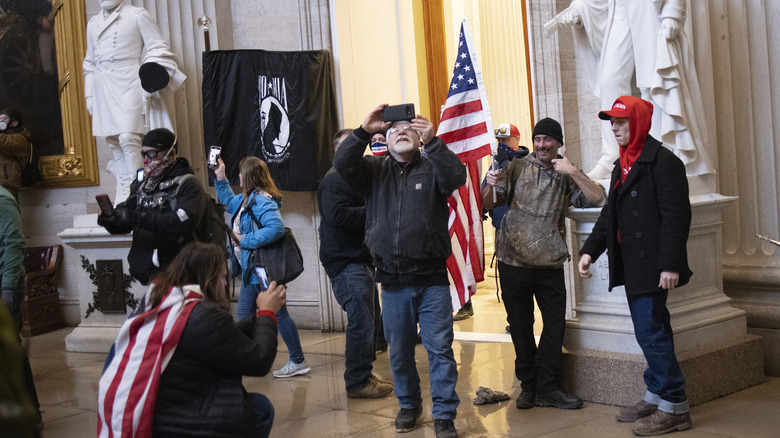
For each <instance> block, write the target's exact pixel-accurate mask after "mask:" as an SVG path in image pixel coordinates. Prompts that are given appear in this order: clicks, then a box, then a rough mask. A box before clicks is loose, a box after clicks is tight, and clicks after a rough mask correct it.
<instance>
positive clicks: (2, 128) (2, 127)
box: [0, 120, 8, 131]
mask: <svg viewBox="0 0 780 438" xmlns="http://www.w3.org/2000/svg"><path fill="white" fill-rule="evenodd" d="M6 129H8V123H5V122H4V121H2V120H0V131H5V130H6Z"/></svg>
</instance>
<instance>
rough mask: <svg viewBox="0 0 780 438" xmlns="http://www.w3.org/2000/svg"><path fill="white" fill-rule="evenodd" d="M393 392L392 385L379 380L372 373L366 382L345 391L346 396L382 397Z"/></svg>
mask: <svg viewBox="0 0 780 438" xmlns="http://www.w3.org/2000/svg"><path fill="white" fill-rule="evenodd" d="M392 392H393V385H391V384H389V383H384V382H380V381H379V380H378V379H377V378H376V377H374V375H373V374H372V375H371V377H369V379H368V384H366V386H364V387H362V388H361V389H358V390H356V391H347V397H348V398H382V397H387V396H388V395H390V393H392Z"/></svg>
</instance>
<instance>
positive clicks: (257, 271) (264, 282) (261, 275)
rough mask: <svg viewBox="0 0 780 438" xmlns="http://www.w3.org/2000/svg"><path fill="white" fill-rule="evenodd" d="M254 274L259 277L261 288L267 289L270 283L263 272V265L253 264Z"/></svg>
mask: <svg viewBox="0 0 780 438" xmlns="http://www.w3.org/2000/svg"><path fill="white" fill-rule="evenodd" d="M255 275H257V278H258V279H260V285H261V286H262V287H263V290H267V289H268V286H270V285H271V283H270V282H269V281H268V274H267V273H266V272H265V266H255Z"/></svg>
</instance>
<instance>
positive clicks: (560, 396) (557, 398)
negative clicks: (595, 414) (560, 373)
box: [535, 389, 582, 409]
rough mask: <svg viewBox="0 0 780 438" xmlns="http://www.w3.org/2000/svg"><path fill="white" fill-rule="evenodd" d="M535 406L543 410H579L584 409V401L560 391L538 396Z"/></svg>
mask: <svg viewBox="0 0 780 438" xmlns="http://www.w3.org/2000/svg"><path fill="white" fill-rule="evenodd" d="M535 404H536V406H540V407H543V408H547V407H550V408H558V409H579V408H581V407H582V399H581V398H579V397H575V396H573V395H569V394H566V393H565V392H563V391H561V390H560V389H558V390H555V391H552V392H548V393H546V394H537V395H536V400H535Z"/></svg>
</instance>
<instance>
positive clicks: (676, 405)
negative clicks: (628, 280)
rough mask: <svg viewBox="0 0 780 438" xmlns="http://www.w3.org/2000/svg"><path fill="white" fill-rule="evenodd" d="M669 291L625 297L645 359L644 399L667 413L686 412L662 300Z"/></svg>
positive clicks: (671, 333)
mask: <svg viewBox="0 0 780 438" xmlns="http://www.w3.org/2000/svg"><path fill="white" fill-rule="evenodd" d="M668 296H669V291H667V290H665V289H658V290H657V291H655V292H651V293H645V294H638V295H628V296H627V298H628V308H629V310H630V311H631V320H632V321H633V323H634V334H635V335H636V340H637V342H638V343H639V346H640V347H641V348H642V353H644V355H645V359H646V360H647V369H646V370H645V376H644V378H645V385H647V391H646V392H645V398H644V400H645V401H646V402H648V403H652V404H654V405H658V409H659V410H661V411H664V412H667V413H670V414H682V413H685V412H688V398H687V397H686V396H685V376H683V373H682V370H680V364H679V363H678V362H677V355H675V353H674V333H673V332H672V325H671V323H670V317H669V310H668V309H667V308H666V299H667V297H668Z"/></svg>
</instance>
